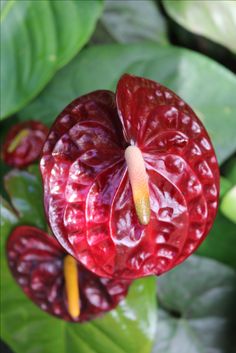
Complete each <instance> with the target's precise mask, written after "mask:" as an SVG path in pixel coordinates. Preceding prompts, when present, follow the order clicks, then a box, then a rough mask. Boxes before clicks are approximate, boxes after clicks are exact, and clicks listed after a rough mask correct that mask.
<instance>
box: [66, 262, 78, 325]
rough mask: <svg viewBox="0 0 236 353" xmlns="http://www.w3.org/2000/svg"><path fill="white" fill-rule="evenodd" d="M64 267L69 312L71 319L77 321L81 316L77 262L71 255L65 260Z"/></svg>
mask: <svg viewBox="0 0 236 353" xmlns="http://www.w3.org/2000/svg"><path fill="white" fill-rule="evenodd" d="M63 267H64V268H63V269H64V278H65V285H66V297H67V303H68V311H69V314H70V316H71V317H73V318H74V319H77V318H78V317H79V314H80V298H79V276H78V266H77V262H76V260H75V259H74V258H73V257H72V256H71V255H67V256H66V257H65V258H64V263H63Z"/></svg>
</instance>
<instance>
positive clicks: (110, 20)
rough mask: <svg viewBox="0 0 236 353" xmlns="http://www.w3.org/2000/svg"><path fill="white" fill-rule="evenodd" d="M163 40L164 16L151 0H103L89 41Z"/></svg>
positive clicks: (158, 41) (163, 41)
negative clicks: (95, 26)
mask: <svg viewBox="0 0 236 353" xmlns="http://www.w3.org/2000/svg"><path fill="white" fill-rule="evenodd" d="M140 40H151V41H154V42H157V43H166V42H167V41H168V39H167V30H166V23H165V20H164V17H163V16H162V14H161V13H160V10H159V9H158V6H157V4H156V3H155V1H154V0H139V1H134V0H106V1H105V7H104V12H103V15H102V17H101V18H100V20H99V21H98V26H97V28H96V32H95V33H94V35H93V37H92V43H101V42H102V43H104V42H106V43H108V42H109V43H111V42H119V43H134V42H138V41H140Z"/></svg>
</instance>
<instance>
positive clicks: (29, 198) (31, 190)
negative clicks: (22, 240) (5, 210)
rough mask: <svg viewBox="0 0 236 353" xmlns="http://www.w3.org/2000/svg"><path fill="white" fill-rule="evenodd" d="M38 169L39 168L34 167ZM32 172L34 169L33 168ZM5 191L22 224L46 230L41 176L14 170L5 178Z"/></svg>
mask: <svg viewBox="0 0 236 353" xmlns="http://www.w3.org/2000/svg"><path fill="white" fill-rule="evenodd" d="M33 168H34V169H36V168H37V169H38V167H33ZM31 170H32V167H31ZM4 182H5V189H6V191H7V193H8V194H9V196H10V199H11V203H12V205H13V207H14V208H15V209H16V211H17V212H18V215H19V218H20V220H21V223H25V224H32V225H36V226H38V227H40V228H43V229H45V226H46V221H45V215H44V209H43V191H42V182H41V178H40V177H39V175H37V174H36V170H35V172H34V174H32V173H29V172H27V171H20V170H18V169H13V170H12V171H10V172H9V173H8V174H6V176H5V178H4Z"/></svg>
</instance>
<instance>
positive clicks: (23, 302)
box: [1, 202, 156, 353]
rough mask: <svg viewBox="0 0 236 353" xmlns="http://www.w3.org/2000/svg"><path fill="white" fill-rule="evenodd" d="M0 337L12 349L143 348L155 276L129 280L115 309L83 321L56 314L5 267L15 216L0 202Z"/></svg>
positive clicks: (93, 351) (147, 346) (136, 351)
mask: <svg viewBox="0 0 236 353" xmlns="http://www.w3.org/2000/svg"><path fill="white" fill-rule="evenodd" d="M2 221H3V224H4V227H3V231H2V234H1V273H2V277H1V278H2V280H1V308H2V313H1V314H2V327H1V337H2V339H3V340H4V341H5V342H6V343H7V344H8V345H9V346H10V347H11V348H12V349H13V350H14V352H15V353H32V352H37V353H52V352H57V353H68V352H79V353H104V352H109V353H126V352H129V353H149V352H150V350H151V346H152V342H153V339H154V336H155V328H156V294H155V278H154V277H149V278H146V279H141V280H137V281H135V282H134V283H133V284H132V286H131V288H130V290H129V294H128V297H127V298H126V299H125V300H123V301H122V302H121V303H120V305H119V307H118V308H117V309H116V310H113V311H111V312H110V313H109V314H106V315H104V316H103V317H102V318H100V319H97V320H95V321H91V322H89V323H86V324H73V323H68V322H65V321H63V320H59V319H56V318H54V317H52V316H50V315H48V314H47V313H45V312H43V311H42V310H40V309H39V308H38V307H36V306H35V305H34V304H33V303H32V302H31V301H30V300H29V299H28V298H27V297H26V296H25V295H24V293H23V292H22V290H21V289H20V287H19V286H18V285H17V284H16V282H15V280H14V279H13V278H12V276H11V274H10V271H9V269H8V265H7V261H6V254H5V242H6V240H7V237H8V234H9V231H10V230H11V228H12V227H13V226H14V225H15V224H16V216H15V215H14V213H13V211H12V210H10V208H9V206H6V203H5V202H4V204H3V217H2Z"/></svg>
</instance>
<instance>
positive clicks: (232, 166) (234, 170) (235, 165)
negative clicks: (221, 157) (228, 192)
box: [223, 156, 236, 185]
mask: <svg viewBox="0 0 236 353" xmlns="http://www.w3.org/2000/svg"><path fill="white" fill-rule="evenodd" d="M223 171H224V175H225V176H226V178H227V179H228V180H229V181H230V182H231V183H232V184H234V185H236V156H233V157H232V158H230V159H229V160H228V161H227V162H226V163H225V165H224V167H223Z"/></svg>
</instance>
